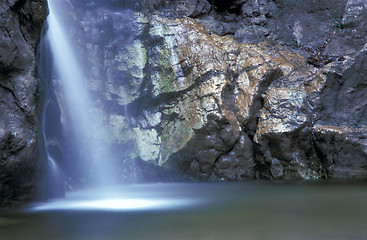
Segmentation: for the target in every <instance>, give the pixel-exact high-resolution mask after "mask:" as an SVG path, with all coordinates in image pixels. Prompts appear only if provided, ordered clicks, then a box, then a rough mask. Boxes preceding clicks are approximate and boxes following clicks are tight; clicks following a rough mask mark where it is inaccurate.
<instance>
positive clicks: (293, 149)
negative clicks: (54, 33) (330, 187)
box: [60, 0, 366, 181]
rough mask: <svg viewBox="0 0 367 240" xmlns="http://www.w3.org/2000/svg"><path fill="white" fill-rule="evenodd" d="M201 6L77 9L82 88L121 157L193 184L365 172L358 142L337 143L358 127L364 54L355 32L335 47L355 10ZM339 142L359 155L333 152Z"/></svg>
mask: <svg viewBox="0 0 367 240" xmlns="http://www.w3.org/2000/svg"><path fill="white" fill-rule="evenodd" d="M209 4H210V5H211V6H209V5H208V2H207V1H194V0H192V1H186V2H181V3H177V5H174V6H175V7H176V6H177V11H176V12H174V11H172V9H169V8H168V9H165V10H164V11H162V9H161V10H158V11H155V12H148V11H143V12H137V11H136V10H133V9H134V8H130V9H122V10H121V9H120V10H119V11H112V10H111V9H109V8H107V7H105V8H90V9H89V10H88V12H87V14H86V15H81V17H82V19H83V21H82V26H81V27H82V28H84V30H85V32H84V33H85V36H83V38H82V41H81V42H84V43H85V45H86V47H85V48H86V49H87V50H88V51H86V52H87V55H88V64H89V65H90V66H92V67H91V69H92V71H90V72H89V76H88V77H89V88H90V90H91V92H93V94H94V96H95V99H96V103H97V105H96V106H97V107H96V109H97V110H98V113H99V114H100V115H101V116H103V117H102V119H104V121H103V122H104V124H105V125H106V127H107V128H110V132H111V134H110V135H109V137H108V141H110V142H117V144H116V149H120V151H121V154H122V155H124V161H125V162H128V161H130V160H129V159H135V160H134V161H135V162H140V163H144V164H147V165H144V164H143V165H144V169H145V170H147V169H149V166H153V165H155V166H159V167H161V169H170V170H172V171H174V172H175V175H176V177H177V179H179V180H182V179H185V180H193V181H197V180H203V181H238V180H249V179H254V178H265V179H319V178H343V176H344V177H348V178H349V177H356V178H363V176H365V172H364V170H363V169H364V168H365V167H364V166H365V160H364V153H363V151H362V150H361V149H362V148H363V144H364V142H363V141H362V140H358V141H357V140H354V142H358V143H353V144H352V143H350V141H349V140H347V139H349V138H351V136H352V135H353V136H354V135H355V133H356V132H358V130H360V129H364V127H365V126H364V121H365V119H366V118H365V116H364V115H365V114H364V109H365V107H364V100H363V99H364V98H363V97H364V82H363V81H364V78H365V77H364V75H365V67H364V65H365V64H364V62H365V56H364V55H365V50H363V49H364V48H363V45H361V44H362V42H363V40H360V41H359V40H358V41H357V39H360V38H359V37H357V35H358V34H357V35H353V39H350V41H351V42H350V46H349V45H347V44H344V43H346V42H345V41H347V40H346V38H345V36H346V35H348V34H349V31H353V30H356V31H357V32H359V33H361V32H363V31H364V30H363V26H364V25H363V24H359V23H357V21H354V23H353V20H352V18H351V16H352V14H354V15H356V16H357V18H358V19H361V20H363V18H364V14H363V13H362V11H361V9H363V7H364V5H363V4H362V5H363V6H362V5H361V2H359V1H346V0H345V1H344V0H341V1H336V2H332V3H330V2H327V3H326V2H324V3H323V4H324V5H323V4H321V3H320V4H319V3H315V1H311V0H310V1H266V0H264V1H228V2H227V3H220V2H219V1H213V2H209ZM325 4H327V5H328V7H325ZM358 4H359V5H358ZM153 5H154V4H153ZM162 6H163V5H162ZM347 6H350V10H348V9H349V8H347ZM361 7H362V8H361ZM153 8H154V7H153ZM163 8H167V5H165V6H164V7H163ZM331 9H333V10H331ZM192 18H195V20H194V19H192ZM339 18H340V19H341V20H340V19H339ZM343 22H344V23H345V26H344V23H343ZM347 23H348V24H347ZM357 25H358V26H357ZM106 36H108V37H106ZM358 36H359V35H358ZM361 36H362V35H361ZM274 40H276V41H274ZM354 42H355V45H353V44H354ZM357 42H358V43H357ZM332 46H337V48H334V47H332ZM291 49H293V50H291ZM294 49H297V51H295V50H294ZM360 49H362V50H360ZM352 50H353V51H352ZM96 59H98V60H96ZM343 99H346V101H344V100H343ZM60 102H62V101H60ZM350 111H352V113H351V112H350ZM112 116H113V117H112ZM353 124H354V125H355V126H354V125H353ZM348 125H353V126H351V127H350V128H345V127H346V126H348ZM334 128H335V129H339V128H341V129H349V130H343V131H344V132H342V131H341V130H340V131H339V130H338V131H336V130H335V131H334V130H333V131H332V130H328V129H334ZM112 133H113V134H112ZM352 133H353V134H352ZM362 135H363V134H362ZM362 135H361V136H362ZM361 136H359V137H357V138H358V139H361V138H362V137H361ZM357 138H355V139H357ZM333 139H338V141H334V140H333ZM343 144H347V145H348V146H350V148H352V149H355V152H359V153H360V155H358V156H360V160H357V161H355V163H354V162H353V161H352V162H353V163H348V162H350V161H349V160H346V159H345V158H347V156H352V153H351V152H352V151H350V152H348V151H344V152H343V151H342V153H341V154H340V156H339V155H338V156H336V155H335V151H336V149H339V147H340V146H341V145H343ZM126 146H129V147H128V148H126ZM331 146H332V147H331ZM121 149H128V150H126V151H127V152H126V153H123V152H122V150H121ZM338 151H339V150H338ZM353 156H354V155H353ZM356 156H357V155H356ZM138 165H139V164H138ZM143 165H141V166H143ZM127 169H129V168H128V167H127ZM152 169H153V168H152ZM154 169H155V170H156V168H154ZM342 169H345V171H343V170H342ZM155 170H152V172H153V171H155ZM354 171H355V173H353V172H354ZM152 172H150V173H152ZM139 174H141V176H143V177H144V172H143V171H140V173H139ZM153 175H154V174H153Z"/></svg>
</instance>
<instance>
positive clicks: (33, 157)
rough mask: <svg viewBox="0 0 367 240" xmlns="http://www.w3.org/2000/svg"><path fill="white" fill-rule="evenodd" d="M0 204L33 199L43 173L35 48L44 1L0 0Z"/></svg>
mask: <svg viewBox="0 0 367 240" xmlns="http://www.w3.org/2000/svg"><path fill="white" fill-rule="evenodd" d="M0 14H1V17H0V25H1V26H2V27H1V30H0V105H1V106H0V153H1V156H0V188H1V191H0V208H4V207H14V206H20V205H22V204H25V203H27V202H29V201H31V200H34V199H35V198H36V197H37V196H36V193H37V191H38V185H39V181H40V179H41V174H42V173H43V172H44V171H43V170H44V169H42V164H43V163H41V162H40V160H39V159H38V156H39V155H37V154H38V153H37V147H38V146H37V139H38V138H37V134H38V133H37V126H36V122H37V121H36V109H35V108H36V99H37V91H38V86H37V78H36V47H37V44H38V42H39V40H40V33H41V27H42V24H43V22H44V20H45V18H46V14H47V10H46V3H45V1H35V0H32V1H3V2H2V3H1V4H0Z"/></svg>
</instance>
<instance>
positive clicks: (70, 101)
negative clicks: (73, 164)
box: [47, 0, 117, 186]
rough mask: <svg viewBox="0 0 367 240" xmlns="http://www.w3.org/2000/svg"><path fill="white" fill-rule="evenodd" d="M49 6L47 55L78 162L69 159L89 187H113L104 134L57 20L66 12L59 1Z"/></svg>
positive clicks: (66, 36) (76, 62)
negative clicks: (49, 52)
mask: <svg viewBox="0 0 367 240" xmlns="http://www.w3.org/2000/svg"><path fill="white" fill-rule="evenodd" d="M48 2H49V3H48V4H49V16H48V18H47V24H48V32H47V40H48V41H49V45H50V49H51V52H52V53H51V54H52V56H53V63H54V66H53V67H54V69H55V71H56V75H57V77H56V78H57V80H58V81H59V82H60V85H61V88H62V89H61V90H62V92H63V93H62V94H63V95H64V97H65V104H66V106H65V107H64V108H63V109H65V110H66V111H68V112H67V113H64V114H65V115H68V116H70V118H71V124H70V127H71V128H72V132H73V133H74V136H73V137H74V141H75V142H77V146H75V148H78V151H79V152H80V154H79V156H80V158H81V159H73V161H78V162H79V163H82V164H81V166H82V169H83V171H84V173H83V174H82V175H84V176H85V177H86V178H87V179H86V180H87V181H88V182H89V183H91V184H92V185H98V186H101V185H111V184H116V183H117V179H116V176H117V174H116V173H115V171H114V169H113V167H112V164H111V161H112V156H110V151H109V147H108V144H106V143H105V140H104V139H106V134H107V132H106V131H104V126H103V125H102V124H101V122H102V121H101V119H98V114H96V113H94V112H93V101H92V99H91V97H90V96H89V94H88V88H87V86H86V78H85V74H84V72H83V70H82V69H83V67H82V65H81V64H80V63H79V62H78V58H77V56H75V53H76V52H77V51H75V49H74V48H73V44H72V41H71V39H68V35H67V32H66V31H65V30H64V29H63V27H65V28H66V27H67V26H63V25H61V24H60V20H62V19H64V18H66V16H65V14H64V16H63V15H62V13H64V12H67V9H64V8H63V7H62V4H60V3H61V2H62V1H58V0H53V1H48Z"/></svg>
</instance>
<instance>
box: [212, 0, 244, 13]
mask: <svg viewBox="0 0 367 240" xmlns="http://www.w3.org/2000/svg"><path fill="white" fill-rule="evenodd" d="M208 2H209V3H210V4H211V5H212V6H214V9H215V11H217V12H226V11H227V12H229V13H235V14H240V12H241V7H242V5H243V1H240V0H224V1H223V0H209V1H208Z"/></svg>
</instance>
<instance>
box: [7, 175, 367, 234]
mask: <svg viewBox="0 0 367 240" xmlns="http://www.w3.org/2000/svg"><path fill="white" fill-rule="evenodd" d="M0 239H7V240H8V239H9V240H11V239H30V240H33V239H37V240H39V239H53V240H58V239H60V240H61V239H68V240H69V239H78V240H79V239H82V240H84V239H85V240H94V239H95V240H101V239H103V240H105V239H139V240H141V239H149V240H154V239H160V240H165V239H167V240H168V239H170V240H171V239H172V240H173V239H186V240H187V239H208V240H209V239H211V240H216V239H218V240H219V239H221V240H222V239H225V240H229V239H256V240H258V239H259V240H260V239H272V240H274V239H279V240H280V239H282V240H283V239H297V240H298V239H301V240H303V239H305V240H311V239H312V240H313V239H314V240H322V239H327V240H328V239H330V240H338V239H343V240H344V239H351V240H357V239H358V240H359V239H360V240H365V239H367V184H366V182H358V183H350V184H345V183H344V184H340V183H334V182H333V183H331V182H327V183H324V182H323V183H304V182H302V183H263V182H251V183H233V184H230V183H225V184H197V183H196V184H147V185H129V186H120V187H115V188H110V189H104V190H103V189H93V190H84V191H78V192H72V193H69V194H67V196H66V198H65V199H62V200H57V201H50V202H48V203H40V204H36V205H32V206H30V207H29V208H26V209H24V210H22V211H19V212H17V213H13V214H8V215H5V216H2V217H0Z"/></svg>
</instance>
